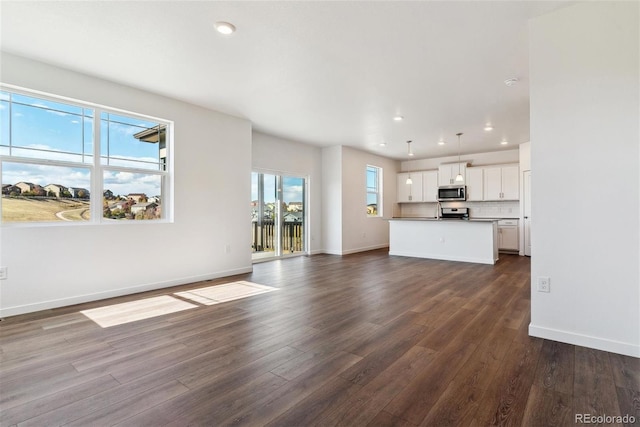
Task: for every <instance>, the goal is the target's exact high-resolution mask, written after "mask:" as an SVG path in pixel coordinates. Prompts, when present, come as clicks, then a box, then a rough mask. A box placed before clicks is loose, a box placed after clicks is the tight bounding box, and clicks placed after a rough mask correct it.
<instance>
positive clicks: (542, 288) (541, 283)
mask: <svg viewBox="0 0 640 427" xmlns="http://www.w3.org/2000/svg"><path fill="white" fill-rule="evenodd" d="M538 292H551V279H550V278H549V277H544V276H539V277H538Z"/></svg>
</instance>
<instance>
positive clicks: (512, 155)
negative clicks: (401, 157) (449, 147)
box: [400, 148, 519, 171]
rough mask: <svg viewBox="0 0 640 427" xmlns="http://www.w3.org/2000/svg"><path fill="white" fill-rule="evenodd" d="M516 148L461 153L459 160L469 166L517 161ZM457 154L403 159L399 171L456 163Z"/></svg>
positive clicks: (432, 168) (422, 169) (429, 168)
mask: <svg viewBox="0 0 640 427" xmlns="http://www.w3.org/2000/svg"><path fill="white" fill-rule="evenodd" d="M518 159H519V154H518V149H517V148H515V149H512V150H503V151H491V152H488V153H475V154H462V155H461V156H460V161H461V162H468V163H470V164H471V166H486V165H499V164H504V163H518ZM457 162H458V156H448V157H434V158H432V159H416V160H405V161H403V162H401V163H400V170H401V171H408V170H411V171H425V170H434V169H438V166H440V165H441V164H444V163H457Z"/></svg>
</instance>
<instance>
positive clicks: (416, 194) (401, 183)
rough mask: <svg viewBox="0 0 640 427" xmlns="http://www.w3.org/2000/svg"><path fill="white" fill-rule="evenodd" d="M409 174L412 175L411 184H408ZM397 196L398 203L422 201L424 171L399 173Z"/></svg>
mask: <svg viewBox="0 0 640 427" xmlns="http://www.w3.org/2000/svg"><path fill="white" fill-rule="evenodd" d="M409 176H411V184H407V178H409ZM396 197H397V200H398V203H409V202H422V201H423V196H422V172H410V173H409V172H403V173H399V174H398V176H397V191H396Z"/></svg>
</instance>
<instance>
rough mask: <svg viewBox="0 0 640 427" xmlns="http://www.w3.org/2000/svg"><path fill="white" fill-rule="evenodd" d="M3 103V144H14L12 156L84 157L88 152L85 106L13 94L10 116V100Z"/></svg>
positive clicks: (69, 159)
mask: <svg viewBox="0 0 640 427" xmlns="http://www.w3.org/2000/svg"><path fill="white" fill-rule="evenodd" d="M2 105H3V107H4V108H3V126H2V127H3V129H2V145H6V146H8V145H10V146H12V147H13V149H12V150H11V154H12V155H14V156H20V157H31V158H40V159H48V160H65V161H82V160H83V159H82V154H83V152H85V151H86V147H85V146H84V126H85V124H84V117H83V112H84V110H86V109H83V108H81V107H76V106H74V105H68V104H63V103H58V102H52V101H48V100H44V99H39V98H32V97H28V96H24V95H18V94H11V110H10V111H11V115H10V117H9V116H7V115H6V114H5V113H4V111H7V110H8V109H9V102H8V101H4V100H3V101H2ZM5 128H10V131H7V130H5ZM91 133H92V131H91V132H89V135H91Z"/></svg>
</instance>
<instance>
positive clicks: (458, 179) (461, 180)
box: [456, 132, 464, 182]
mask: <svg viewBox="0 0 640 427" xmlns="http://www.w3.org/2000/svg"><path fill="white" fill-rule="evenodd" d="M456 135H457V136H458V175H456V182H464V177H463V176H462V173H461V172H460V137H461V136H462V132H458V133H456Z"/></svg>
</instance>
